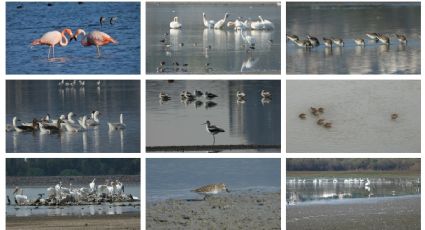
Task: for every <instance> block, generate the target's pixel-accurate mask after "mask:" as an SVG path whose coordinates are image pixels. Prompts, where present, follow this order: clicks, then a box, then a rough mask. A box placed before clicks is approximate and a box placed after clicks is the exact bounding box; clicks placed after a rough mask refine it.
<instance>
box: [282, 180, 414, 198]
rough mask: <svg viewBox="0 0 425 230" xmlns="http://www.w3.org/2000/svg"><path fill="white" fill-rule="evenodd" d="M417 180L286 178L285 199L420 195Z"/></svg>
mask: <svg viewBox="0 0 425 230" xmlns="http://www.w3.org/2000/svg"><path fill="white" fill-rule="evenodd" d="M420 186H421V183H420V178H419V177H416V178H414V177H412V178H398V177H394V178H379V177H377V178H368V177H358V178H342V177H338V178H336V177H334V178H325V177H317V178H310V177H305V178H303V177H297V178H294V177H288V179H287V181H286V188H287V193H286V200H287V203H288V204H290V205H294V204H297V203H298V202H305V201H315V200H329V199H351V198H362V197H369V198H370V197H385V196H403V195H411V194H420V193H421V191H420Z"/></svg>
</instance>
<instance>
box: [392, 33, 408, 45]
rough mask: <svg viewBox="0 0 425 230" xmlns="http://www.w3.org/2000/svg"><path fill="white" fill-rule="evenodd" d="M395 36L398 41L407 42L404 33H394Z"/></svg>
mask: <svg viewBox="0 0 425 230" xmlns="http://www.w3.org/2000/svg"><path fill="white" fill-rule="evenodd" d="M395 36H396V37H397V39H398V41H399V42H400V43H403V44H406V43H407V38H406V36H405V35H403V34H395Z"/></svg>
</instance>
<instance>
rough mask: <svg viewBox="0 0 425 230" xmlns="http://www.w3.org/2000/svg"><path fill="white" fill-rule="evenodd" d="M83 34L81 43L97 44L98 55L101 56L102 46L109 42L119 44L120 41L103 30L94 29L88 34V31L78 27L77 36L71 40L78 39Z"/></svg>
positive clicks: (87, 44) (86, 44) (84, 44)
mask: <svg viewBox="0 0 425 230" xmlns="http://www.w3.org/2000/svg"><path fill="white" fill-rule="evenodd" d="M80 34H83V36H84V37H83V39H82V40H81V45H83V46H91V45H95V46H96V48H97V56H98V57H100V48H99V47H100V46H104V45H107V44H109V43H111V42H112V43H114V44H117V43H118V42H117V41H116V40H115V39H113V38H112V37H111V36H109V35H108V34H106V33H104V32H101V31H97V30H95V31H92V32H90V33H88V34H86V32H85V31H84V30H82V29H78V30H77V32H76V33H75V36H74V37H72V38H71V39H70V40H72V39H75V40H77V38H78V35H80Z"/></svg>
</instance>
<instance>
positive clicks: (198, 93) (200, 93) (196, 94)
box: [193, 89, 204, 97]
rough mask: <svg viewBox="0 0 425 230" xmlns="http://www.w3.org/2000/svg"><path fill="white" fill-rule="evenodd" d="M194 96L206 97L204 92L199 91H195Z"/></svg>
mask: <svg viewBox="0 0 425 230" xmlns="http://www.w3.org/2000/svg"><path fill="white" fill-rule="evenodd" d="M193 94H194V95H195V96H197V97H200V96H202V95H204V94H203V93H202V91H199V90H196V89H195V91H193Z"/></svg>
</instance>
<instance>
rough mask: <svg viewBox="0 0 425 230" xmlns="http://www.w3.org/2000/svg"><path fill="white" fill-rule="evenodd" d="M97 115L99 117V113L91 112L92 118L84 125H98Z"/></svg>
mask: <svg viewBox="0 0 425 230" xmlns="http://www.w3.org/2000/svg"><path fill="white" fill-rule="evenodd" d="M99 115H101V113H100V112H99V111H97V110H96V111H93V112H92V117H91V118H90V119H88V120H87V121H86V124H87V125H88V126H97V125H99V124H100V120H99Z"/></svg>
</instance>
